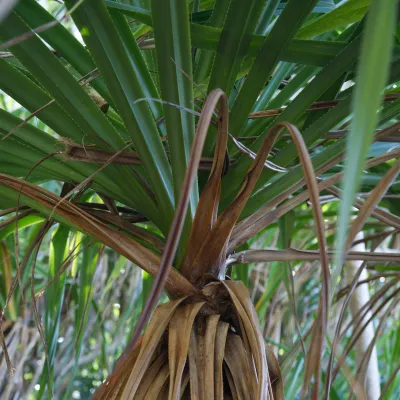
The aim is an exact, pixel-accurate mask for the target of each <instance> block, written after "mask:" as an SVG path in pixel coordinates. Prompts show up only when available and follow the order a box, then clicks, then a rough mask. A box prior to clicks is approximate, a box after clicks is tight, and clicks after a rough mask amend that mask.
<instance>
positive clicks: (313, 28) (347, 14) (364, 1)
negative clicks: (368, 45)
mask: <svg viewBox="0 0 400 400" xmlns="http://www.w3.org/2000/svg"><path fill="white" fill-rule="evenodd" d="M370 4H371V0H348V1H345V2H342V3H341V5H340V6H339V7H337V8H335V9H334V10H332V11H330V12H329V13H327V14H324V15H322V16H321V17H319V18H316V19H313V20H311V21H310V22H309V23H308V24H306V25H305V26H304V27H303V28H301V29H300V31H299V33H298V34H297V36H296V37H297V38H298V39H308V38H311V37H314V36H317V35H320V34H321V33H325V32H328V31H330V30H332V29H337V28H342V27H345V26H346V25H349V24H351V23H353V22H358V21H361V19H362V18H363V17H364V15H365V13H366V12H367V11H368V7H369V6H370Z"/></svg>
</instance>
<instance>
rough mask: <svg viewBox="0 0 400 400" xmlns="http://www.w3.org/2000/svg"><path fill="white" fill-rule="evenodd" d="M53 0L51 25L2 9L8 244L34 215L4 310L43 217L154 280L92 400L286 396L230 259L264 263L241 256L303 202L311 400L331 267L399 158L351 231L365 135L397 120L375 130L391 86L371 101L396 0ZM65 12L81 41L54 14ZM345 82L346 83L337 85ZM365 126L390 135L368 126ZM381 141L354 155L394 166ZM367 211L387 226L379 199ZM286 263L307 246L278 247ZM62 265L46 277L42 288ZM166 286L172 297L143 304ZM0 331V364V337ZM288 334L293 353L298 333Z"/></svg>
mask: <svg viewBox="0 0 400 400" xmlns="http://www.w3.org/2000/svg"><path fill="white" fill-rule="evenodd" d="M64 3H65V5H66V6H67V8H68V12H67V13H66V14H65V15H64V16H62V17H61V20H56V19H55V18H54V17H53V16H52V15H51V14H49V13H48V12H47V11H46V10H45V9H44V8H42V7H41V6H40V5H39V4H38V3H37V2H36V1H35V0H22V1H20V2H18V3H17V4H16V5H15V8H13V9H12V10H11V9H8V10H6V12H5V13H3V14H0V16H1V18H4V19H3V21H2V22H1V24H0V39H1V41H2V44H1V49H2V50H7V52H3V53H2V57H0V88H1V89H2V90H3V91H4V92H6V93H7V94H8V95H9V96H11V97H12V98H13V99H15V101H17V102H18V103H19V104H21V106H23V107H24V108H25V109H27V110H28V111H29V112H30V113H32V114H30V115H29V116H28V118H25V119H24V120H21V119H19V118H17V117H16V116H15V115H12V114H11V113H10V112H7V111H5V110H0V132H1V135H2V136H3V139H4V140H2V141H0V151H1V156H2V159H1V161H0V172H1V174H0V188H1V199H0V200H1V207H2V208H3V209H5V211H4V212H3V214H2V215H8V214H10V215H11V213H15V215H13V216H12V217H10V218H9V219H8V220H7V221H6V222H5V225H4V226H3V227H5V226H10V225H11V224H15V225H16V230H15V232H16V238H17V239H18V225H20V226H26V225H28V224H30V223H31V222H32V219H31V218H32V217H33V216H34V217H35V218H37V220H35V222H36V223H37V222H40V223H41V224H42V225H41V228H40V230H39V231H38V233H37V236H36V237H35V240H33V242H32V243H31V245H30V246H29V249H28V252H27V254H26V255H24V258H23V260H22V261H21V262H19V260H18V257H16V273H15V277H14V279H13V281H12V285H11V287H10V290H8V291H7V299H6V301H5V304H4V311H3V313H2V315H1V318H3V316H4V313H5V312H6V310H7V306H8V305H9V304H10V302H11V301H12V300H13V297H12V296H13V293H14V292H15V290H16V289H17V288H18V287H20V290H21V293H23V287H24V282H25V280H24V279H25V278H26V266H27V265H28V263H29V260H30V255H31V254H32V253H33V254H34V255H35V254H36V255H37V252H38V249H39V246H40V243H41V242H42V240H43V237H44V235H45V234H46V232H48V231H49V229H50V228H51V227H52V226H53V225H54V224H56V223H57V224H60V226H64V227H66V228H67V229H70V230H71V231H80V232H83V233H84V234H85V235H87V236H88V237H91V238H94V239H95V240H96V241H98V242H100V243H102V244H103V245H106V246H108V247H109V248H111V249H113V250H114V251H116V252H117V253H119V254H120V255H122V256H124V257H126V258H127V259H128V260H130V261H132V262H133V263H135V264H136V265H137V266H139V267H141V268H142V269H143V270H145V271H146V272H148V273H149V274H150V275H152V276H154V277H155V281H154V284H153V287H152V290H151V291H150V294H149V296H148V299H147V302H146V304H145V306H144V308H143V311H142V314H141V316H140V318H139V320H138V322H137V325H136V327H135V329H134V332H133V336H132V338H131V340H130V342H129V343H128V345H127V347H126V349H125V351H124V352H123V353H122V355H121V357H120V358H119V359H118V361H117V362H116V364H115V366H114V368H113V369H112V373H111V374H110V376H109V377H108V378H107V379H106V380H105V381H104V383H103V384H102V385H101V386H100V388H99V389H98V390H97V392H96V394H95V395H94V398H95V399H120V398H122V399H166V398H169V399H180V398H192V399H204V400H206V399H207V400H208V399H214V398H215V399H225V398H226V399H229V398H232V399H260V400H264V399H281V398H283V384H282V382H283V378H284V377H283V376H282V373H281V369H280V366H279V364H278V361H277V359H276V358H275V356H274V354H273V353H272V351H271V349H270V347H269V346H268V345H266V343H265V341H264V334H263V332H262V330H261V329H260V324H259V321H258V316H257V313H256V310H255V308H254V306H253V303H252V301H251V299H250V297H249V294H248V291H247V288H246V287H245V285H244V284H243V283H242V282H241V281H235V280H231V279H230V278H229V273H228V272H229V269H230V268H231V265H233V264H234V263H238V262H249V260H250V261H251V260H253V261H260V259H261V260H267V259H269V260H271V257H272V259H274V260H277V258H273V257H277V255H276V253H273V254H271V253H268V254H267V252H266V253H262V254H261V255H260V254H259V253H257V254H255V253H252V252H241V253H239V254H235V250H236V249H238V248H240V246H242V245H243V244H245V243H246V242H247V241H248V240H249V239H251V238H252V237H253V236H254V235H256V234H258V233H259V232H260V231H262V230H263V229H264V228H266V227H267V226H269V225H271V224H273V223H274V222H276V221H277V220H278V219H279V218H280V217H282V216H284V215H285V214H286V213H288V212H289V211H290V210H292V209H294V208H295V207H297V206H298V205H300V204H302V203H303V202H304V201H306V200H308V199H309V200H310V201H311V207H312V215H313V221H314V228H315V237H316V243H317V247H318V253H313V255H316V257H317V258H319V259H320V267H321V273H320V275H321V277H322V284H321V290H320V292H319V300H318V301H319V305H318V308H317V311H316V313H315V315H314V319H313V322H312V324H311V327H310V329H309V332H308V333H307V334H306V335H305V338H306V339H307V341H308V343H309V344H308V345H309V351H308V352H307V356H306V362H305V368H304V383H303V387H302V397H303V398H306V397H307V396H308V395H309V393H311V395H312V397H313V398H319V396H320V393H321V385H320V378H321V374H322V368H323V367H322V363H323V355H324V342H325V336H326V333H327V320H328V313H329V307H330V304H331V301H332V295H331V293H332V292H333V289H334V287H335V285H336V283H337V278H338V275H339V274H340V271H341V266H342V263H343V259H344V257H345V256H346V254H347V253H348V251H349V249H350V247H351V245H352V243H353V240H354V238H355V236H356V234H357V233H358V231H359V230H361V229H362V226H363V225H364V223H365V221H366V219H367V218H368V217H369V215H371V213H373V212H374V208H375V207H376V205H377V204H378V203H379V201H380V200H381V198H382V196H383V194H384V193H385V192H386V191H387V190H388V188H389V187H390V184H391V183H392V182H393V180H394V179H395V177H396V175H397V173H398V171H399V169H400V166H399V162H398V161H397V163H394V164H393V165H390V164H385V167H384V172H382V171H381V173H382V176H383V179H382V180H381V181H380V182H379V184H378V185H377V187H376V188H375V189H374V191H373V192H372V194H371V197H370V198H369V199H368V200H367V201H362V200H360V199H358V200H357V203H356V206H357V207H358V208H359V209H361V211H360V213H359V215H358V217H357V218H356V220H355V222H354V224H353V225H352V227H351V229H350V232H349V234H348V235H347V227H348V225H347V224H348V217H349V215H350V213H351V206H352V203H353V199H354V197H355V194H356V190H357V187H358V186H359V183H360V176H361V172H362V169H363V166H364V165H363V162H364V159H365V158H366V157H367V155H368V150H369V146H370V144H371V143H372V141H384V140H385V139H387V138H388V137H389V138H390V137H391V135H392V136H393V135H395V134H396V132H397V129H398V123H395V124H394V125H391V124H390V123H389V122H390V121H392V120H393V118H396V117H397V114H398V112H399V110H400V100H398V97H399V96H398V93H397V91H394V92H393V90H392V91H389V90H387V93H385V97H384V100H385V104H384V106H383V107H382V109H381V115H380V116H379V118H378V116H377V113H376V111H377V109H378V108H379V107H380V104H381V103H380V102H381V99H382V91H383V89H384V88H385V85H386V84H387V81H388V75H389V82H390V83H394V82H397V81H398V80H400V72H399V65H400V64H399V61H398V48H397V47H394V50H395V51H393V55H391V50H392V49H393V47H392V40H393V39H392V31H393V28H394V26H395V10H396V1H394V0H393V1H392V0H389V1H385V2H382V4H379V2H373V5H371V6H370V7H369V4H368V5H365V4H364V3H363V4H362V6H360V5H358V3H357V2H353V1H351V0H350V1H348V2H345V3H344V4H340V5H336V4H335V2H333V1H317V0H289V1H288V2H282V3H281V2H280V1H279V0H278V1H277V0H268V1H261V0H252V1H242V0H231V1H227V0H217V1H194V2H191V3H193V4H191V6H192V7H193V9H192V10H191V12H189V4H188V2H187V1H184V0H182V1H173V0H160V1H159V0H153V1H151V4H150V2H148V1H143V2H142V3H141V5H142V7H137V5H136V2H132V4H126V3H129V2H119V1H109V0H104V1H103V0H83V1H82V0H79V1H76V0H66V1H65V2H64ZM322 3H323V4H322ZM353 3H357V4H353ZM366 3H367V2H366ZM383 3H385V4H383ZM150 9H151V11H150ZM367 10H369V13H368V17H367V18H363V17H364V15H365V14H366V12H367ZM338 15H340V16H341V18H340V20H339V19H337V16H338ZM69 17H72V19H73V22H74V24H75V26H76V27H77V28H78V31H79V32H80V34H81V36H82V39H83V41H84V45H83V44H82V43H81V42H80V41H78V40H77V39H76V38H75V36H74V35H72V34H71V33H70V32H69V31H68V30H67V29H66V28H65V27H64V26H63V25H62V24H61V22H62V21H64V20H68V21H69ZM132 18H133V19H134V20H133V21H132ZM336 21H337V22H336ZM376 26H379V28H380V29H379V32H378V33H377V31H376ZM336 28H341V29H340V31H338V30H337V29H336ZM321 35H322V36H321ZM362 38H364V39H363V40H362ZM311 39H312V40H311ZM360 49H362V50H360ZM360 52H361V53H360ZM360 54H361V61H360V63H359V66H358V69H355V67H354V66H355V62H356V60H357V58H358V57H359V55H360ZM371 55H372V58H373V59H374V60H379V65H378V64H376V63H373V62H371V60H370V59H371ZM391 57H392V59H391ZM389 67H390V68H389ZM389 71H390V73H389ZM355 77H356V79H357V84H356V86H355V88H354V87H353V86H352V85H351V84H349V85H348V87H345V86H343V84H344V83H346V82H347V83H353V79H354V78H355ZM366 90H367V95H366V94H365V91H366ZM352 113H353V114H352ZM33 116H35V117H37V118H38V120H39V121H40V124H39V125H38V126H34V125H33V124H31V122H32V121H31V120H32V117H33ZM350 117H352V118H353V121H352V125H351V127H350V133H349V131H348V130H347V129H346V128H347V124H348V121H349V119H350ZM376 125H379V127H381V128H384V129H381V130H379V131H377V132H376V134H375V135H374V133H375V128H376ZM296 126H298V127H299V128H301V131H302V133H300V131H299V129H298V128H297V127H296ZM195 127H196V128H195ZM337 127H340V128H341V129H340V130H339V131H333V132H332V131H331V130H332V129H334V128H337ZM335 135H336V136H335ZM346 135H348V136H349V139H348V141H346V137H345V136H346ZM392 138H393V137H392ZM346 143H348V148H349V149H350V150H351V151H353V150H352V149H354V148H355V147H356V148H357V149H358V150H359V151H358V152H357V154H353V156H352V157H350V158H348V159H347V161H346V163H347V164H346V168H347V169H346V174H345V175H346V179H345V194H344V196H343V202H342V211H341V212H342V215H341V219H340V221H339V228H338V240H337V249H338V251H337V252H336V253H335V257H336V258H335V263H334V266H335V269H334V270H333V272H332V278H330V271H329V268H328V255H330V253H329V252H328V251H327V250H326V243H325V228H324V221H323V217H322V212H321V207H320V198H319V196H320V192H321V191H323V190H326V191H328V193H329V194H333V195H335V196H337V197H340V196H341V195H342V193H341V191H340V190H339V189H338V188H337V187H336V186H335V184H337V183H338V182H339V181H340V180H341V179H342V178H343V173H342V172H341V171H339V172H338V171H337V170H335V167H336V166H338V165H339V164H340V163H341V162H342V160H343V159H344V152H345V148H346ZM386 150H388V149H386ZM386 150H385V151H384V154H378V155H374V158H371V157H370V160H368V164H367V165H366V167H367V168H373V167H375V166H377V165H381V164H382V165H383V164H384V163H386V162H388V161H390V160H392V159H396V158H398V150H395V149H389V150H390V151H386ZM323 174H328V175H327V176H324V177H328V178H329V179H321V176H322V175H323ZM317 176H318V178H317ZM54 180H56V181H59V182H62V183H63V186H62V190H61V192H60V194H59V195H57V194H55V193H54V190H53V191H51V190H47V189H46V185H45V184H43V183H47V182H49V181H54ZM99 199H101V201H99ZM373 215H374V216H375V217H376V218H378V219H379V220H380V221H384V222H385V223H387V224H389V225H391V226H393V227H395V228H397V227H398V224H399V222H398V221H397V219H395V218H391V217H393V215H392V214H390V213H388V212H387V211H384V210H379V212H375V214H373ZM143 223H145V224H144V225H143ZM67 232H68V231H67ZM64 242H65V241H64ZM17 243H18V240H17ZM63 248H65V246H64V247H63ZM17 249H18V247H17ZM257 255H258V257H259V258H258V259H257ZM268 255H269V258H268V257H267V256H268ZM284 255H285V257H291V256H292V257H294V259H297V258H296V257H300V258H301V256H304V254H301V253H300V252H298V253H296V252H294V251H291V250H290V249H289V250H288V252H286V253H285V254H284ZM308 256H310V254H308ZM252 257H253V258H252ZM278 259H279V258H278ZM286 259H287V258H282V260H286ZM88 269H89V267H88ZM92 270H93V269H91V271H92ZM64 272H65V269H63V268H60V269H59V270H54V271H51V273H50V274H49V282H48V284H47V285H46V286H45V287H44V288H41V290H40V293H39V294H40V295H41V294H42V293H43V292H45V291H46V290H47V289H49V290H50V288H51V284H53V283H54V282H55V281H56V280H57V279H59V278H60V276H62V274H63V273H64ZM34 273H35V268H34V266H33V269H32V285H31V293H30V299H31V301H32V304H33V311H34V317H35V320H36V323H37V325H38V327H39V331H40V334H41V337H42V339H43V343H44V348H45V353H46V368H47V369H46V371H47V373H48V374H49V376H50V377H52V371H53V369H54V360H55V351H56V350H55V349H56V346H57V345H56V344H54V343H53V344H52V345H51V346H50V347H47V344H46V340H45V339H46V337H48V336H49V335H50V334H49V332H52V333H51V335H53V336H54V332H57V329H58V324H59V313H58V311H57V307H55V308H54V309H53V311H49V313H48V318H49V321H50V322H49V323H48V324H47V325H46V327H45V329H44V330H43V327H42V325H41V321H40V316H39V314H38V308H37V304H36V299H37V298H38V293H37V292H35V287H34V284H33V282H34ZM81 273H82V274H87V272H86V271H81ZM90 276H91V277H93V274H92V275H90ZM330 282H333V285H332V286H333V288H332V290H331V291H330V290H329V287H330ZM355 284H356V281H355V283H354V285H355ZM64 288H65V286H64ZM64 288H63V289H62V290H64ZM164 289H165V291H166V292H167V294H168V296H169V298H170V301H169V302H166V303H163V304H161V305H158V306H157V304H158V301H159V299H160V294H161V292H162V291H163V290H164ZM353 289H354V286H353ZM349 292H351V290H349ZM62 293H63V292H62V291H60V293H56V292H52V294H51V301H52V302H53V304H52V306H54V305H56V306H57V305H58V307H61V306H62V304H63V294H62ZM88 296H89V295H88ZM48 297H49V298H50V295H49V294H48ZM156 306H157V307H156ZM49 308H50V307H49ZM85 308H86V306H85ZM82 315H84V314H82ZM82 318H83V319H84V318H85V317H84V316H83V317H82ZM338 329H339V328H338ZM339 333H340V331H337V332H336V334H335V336H334V339H335V340H334V341H333V347H335V346H337V340H338V338H339V336H340V335H339ZM51 335H50V337H53V336H51ZM0 339H1V342H2V346H3V351H4V355H5V357H6V360H7V362H8V364H9V366H10V369H11V364H12V360H10V359H8V358H7V357H8V353H7V346H6V345H5V340H4V335H3V333H2V331H1V335H0ZM77 342H79V343H81V341H79V340H78V339H77ZM296 346H297V348H300V347H302V348H303V350H304V346H305V343H304V342H303V339H302V338H300V340H299V342H298V343H297V344H296ZM333 355H334V351H332V352H331V358H330V359H329V361H328V364H325V365H327V366H326V369H325V368H324V370H325V372H326V374H325V395H326V396H329V391H330V387H331V384H332V380H333V379H334V377H335V376H336V374H337V368H338V367H336V369H333V366H334V364H333V363H334V356H333ZM338 365H339V364H338ZM311 386H312V388H311ZM41 390H42V389H41ZM49 392H50V394H51V393H52V388H51V379H50V380H49ZM42 394H43V393H42V392H41V395H42Z"/></svg>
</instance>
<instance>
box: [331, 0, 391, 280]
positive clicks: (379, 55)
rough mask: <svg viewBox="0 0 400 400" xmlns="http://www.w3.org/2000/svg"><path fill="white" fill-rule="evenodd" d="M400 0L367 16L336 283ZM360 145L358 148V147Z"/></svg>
mask: <svg viewBox="0 0 400 400" xmlns="http://www.w3.org/2000/svg"><path fill="white" fill-rule="evenodd" d="M396 12H397V1H396V0H386V1H384V2H373V3H372V5H371V9H370V11H369V13H368V16H367V21H366V28H365V33H364V35H363V42H362V50H361V56H360V61H359V64H358V68H357V79H356V88H355V93H354V100H353V112H354V117H353V120H352V124H351V128H350V133H349V135H348V137H347V145H346V155H347V158H346V162H345V170H344V177H345V178H344V181H343V184H342V185H343V191H344V197H343V199H341V202H340V214H339V222H338V227H337V239H336V241H337V244H336V249H337V252H336V254H335V258H334V271H333V273H332V285H333V286H335V285H336V283H337V279H338V276H339V274H340V271H341V266H342V260H343V251H345V250H346V249H344V245H345V242H346V236H347V228H348V222H349V216H350V213H351V208H352V204H353V201H354V198H355V194H356V192H357V190H358V187H359V184H360V177H361V172H362V168H363V165H364V161H365V158H366V156H367V154H368V151H369V146H370V144H371V142H372V138H373V134H374V130H375V127H376V124H377V122H378V114H377V110H378V109H379V106H380V104H381V101H382V92H383V89H384V87H385V85H386V82H387V79H388V75H389V62H390V56H391V46H392V43H393V32H394V28H395V22H396ZM355 149H356V151H355Z"/></svg>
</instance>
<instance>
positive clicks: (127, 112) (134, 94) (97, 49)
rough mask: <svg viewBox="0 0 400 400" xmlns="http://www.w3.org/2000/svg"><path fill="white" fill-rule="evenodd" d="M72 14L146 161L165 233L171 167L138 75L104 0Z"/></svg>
mask: <svg viewBox="0 0 400 400" xmlns="http://www.w3.org/2000/svg"><path fill="white" fill-rule="evenodd" d="M66 4H67V5H69V6H72V5H73V4H75V1H73V0H68V1H67V2H66ZM73 17H74V20H75V22H76V23H77V25H78V26H79V28H80V29H81V30H83V29H85V32H87V34H86V35H84V36H83V38H84V40H85V42H86V44H87V46H88V48H89V50H90V52H91V54H92V56H93V59H94V60H95V62H96V65H97V66H98V68H99V70H100V72H101V74H102V76H103V78H104V80H105V82H106V84H107V87H108V89H109V91H110V93H111V95H112V96H113V99H114V101H115V104H116V107H117V109H118V111H119V113H120V115H121V117H122V119H123V121H124V123H125V126H126V128H127V130H128V133H129V135H130V136H131V138H132V141H133V143H134V145H135V148H136V150H137V151H138V153H139V156H140V159H141V160H142V161H143V164H144V166H145V168H146V172H147V174H148V177H149V180H150V182H151V187H152V189H153V190H154V193H155V195H156V199H157V203H158V207H159V209H160V210H161V217H162V219H163V224H162V226H160V228H161V229H162V230H163V232H164V234H166V233H167V232H168V226H169V223H170V222H171V220H172V215H173V204H174V198H173V190H172V188H173V186H172V176H171V168H170V165H169V163H168V159H167V156H166V153H165V150H164V147H163V145H162V143H161V139H160V136H159V133H158V130H157V127H156V124H155V122H154V119H153V117H152V115H151V113H150V110H149V107H148V105H147V104H146V102H143V101H139V102H137V101H138V100H140V99H143V98H144V97H145V95H144V93H143V90H142V88H141V86H140V82H139V80H138V77H137V75H136V74H135V71H134V70H133V68H132V66H131V62H130V60H129V57H128V55H127V53H126V49H125V47H124V45H123V43H122V41H121V38H120V36H119V34H118V32H117V30H116V27H115V25H114V24H113V21H112V19H111V17H110V14H109V13H108V11H107V9H106V7H105V5H104V3H103V2H101V3H99V4H96V5H95V4H94V3H93V2H84V3H83V4H82V5H81V6H80V7H79V8H78V9H77V10H76V11H75V12H74V14H73Z"/></svg>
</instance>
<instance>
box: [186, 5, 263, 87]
mask: <svg viewBox="0 0 400 400" xmlns="http://www.w3.org/2000/svg"><path fill="white" fill-rule="evenodd" d="M262 7H263V2H262V1H260V0H248V1H246V2H244V1H242V0H231V4H230V6H229V9H228V13H227V16H226V20H225V23H224V26H223V29H222V32H221V35H220V37H219V42H218V47H217V53H216V55H215V59H214V64H213V67H212V71H211V76H210V81H209V83H208V89H207V91H208V93H210V92H211V91H212V90H213V89H216V88H220V89H222V90H223V91H224V92H225V93H226V94H227V95H229V94H230V92H231V90H232V88H233V86H234V83H235V80H236V76H237V74H238V72H239V69H240V66H241V64H242V62H243V59H244V57H245V55H246V53H247V51H248V48H249V45H250V41H251V34H252V33H253V31H254V29H255V27H256V24H257V21H258V18H259V16H260V13H261V10H262ZM193 36H195V35H194V34H193Z"/></svg>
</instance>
